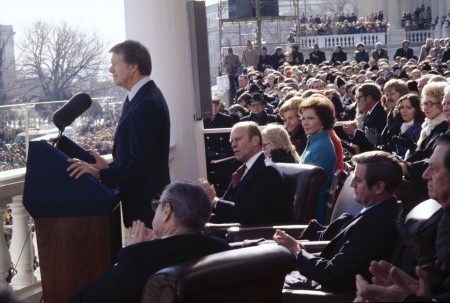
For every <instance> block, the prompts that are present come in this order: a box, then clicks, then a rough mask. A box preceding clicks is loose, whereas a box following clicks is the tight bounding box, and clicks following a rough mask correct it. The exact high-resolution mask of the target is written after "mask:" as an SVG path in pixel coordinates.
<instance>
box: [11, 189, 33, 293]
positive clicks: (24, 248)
mask: <svg viewBox="0 0 450 303" xmlns="http://www.w3.org/2000/svg"><path fill="white" fill-rule="evenodd" d="M10 208H11V216H12V218H13V232H12V238H11V245H10V247H9V251H10V253H11V260H12V262H13V265H14V266H15V269H16V271H17V274H16V275H15V276H14V277H13V279H12V281H11V284H12V285H13V286H18V287H23V286H27V285H30V284H33V283H34V282H36V277H35V276H34V275H33V243H32V237H31V232H30V224H29V215H28V213H27V211H26V210H25V208H24V207H23V204H22V196H21V195H20V196H14V197H13V198H12V204H10Z"/></svg>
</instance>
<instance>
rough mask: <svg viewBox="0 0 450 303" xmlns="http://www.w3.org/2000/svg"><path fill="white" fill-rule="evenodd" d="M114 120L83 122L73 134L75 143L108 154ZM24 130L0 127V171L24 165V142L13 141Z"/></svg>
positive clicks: (110, 150)
mask: <svg viewBox="0 0 450 303" xmlns="http://www.w3.org/2000/svg"><path fill="white" fill-rule="evenodd" d="M114 125H115V124H114V121H113V120H108V121H107V122H105V123H94V121H93V120H89V121H87V122H86V123H83V124H82V125H81V126H80V127H79V128H78V130H77V133H76V134H75V137H76V138H75V140H76V141H77V143H78V144H79V145H80V146H81V147H83V148H84V149H86V150H96V151H97V152H99V153H100V154H102V155H104V154H110V153H111V152H112V146H113V136H114ZM21 132H24V129H23V128H14V127H10V126H4V127H3V128H1V129H0V171H6V170H10V169H17V168H22V167H25V166H26V154H25V144H24V143H14V139H15V138H16V136H17V135H18V134H19V133H21Z"/></svg>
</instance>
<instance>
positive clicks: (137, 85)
mask: <svg viewBox="0 0 450 303" xmlns="http://www.w3.org/2000/svg"><path fill="white" fill-rule="evenodd" d="M149 81H150V76H146V77H144V78H142V79H141V80H139V81H138V82H136V83H135V84H134V85H133V87H132V88H131V90H130V91H129V92H128V101H130V102H131V101H132V100H133V98H134V96H136V94H137V92H138V91H139V90H140V89H141V88H142V86H144V85H145V84H146V83H147V82H149Z"/></svg>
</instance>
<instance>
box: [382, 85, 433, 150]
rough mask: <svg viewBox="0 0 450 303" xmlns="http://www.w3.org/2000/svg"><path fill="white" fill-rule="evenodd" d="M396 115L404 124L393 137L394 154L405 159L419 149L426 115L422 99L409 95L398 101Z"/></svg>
mask: <svg viewBox="0 0 450 303" xmlns="http://www.w3.org/2000/svg"><path fill="white" fill-rule="evenodd" d="M394 115H395V116H398V117H399V118H400V119H401V121H402V123H401V125H400V128H399V131H398V132H397V133H396V134H395V135H393V136H392V137H391V142H392V144H393V146H392V149H390V150H391V151H392V152H395V153H396V154H397V155H399V156H400V157H402V158H405V156H406V152H407V151H409V152H410V153H411V152H414V150H415V149H416V148H417V141H418V140H419V136H420V132H421V130H422V123H423V121H424V119H425V114H424V113H423V111H422V109H421V107H420V97H419V96H418V95H416V94H407V95H405V96H403V97H401V98H400V99H399V100H398V101H397V105H396V108H395V110H394Z"/></svg>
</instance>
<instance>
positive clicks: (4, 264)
mask: <svg viewBox="0 0 450 303" xmlns="http://www.w3.org/2000/svg"><path fill="white" fill-rule="evenodd" d="M5 210H6V207H5V206H3V204H2V203H0V289H3V288H6V287H9V284H8V283H6V278H7V277H8V275H9V269H10V267H11V255H10V254H9V250H8V246H7V245H6V240H5V235H4V222H3V212H4V211H5Z"/></svg>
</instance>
